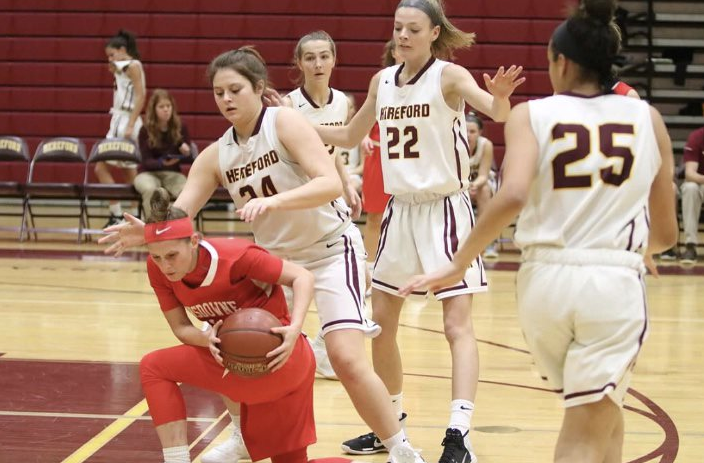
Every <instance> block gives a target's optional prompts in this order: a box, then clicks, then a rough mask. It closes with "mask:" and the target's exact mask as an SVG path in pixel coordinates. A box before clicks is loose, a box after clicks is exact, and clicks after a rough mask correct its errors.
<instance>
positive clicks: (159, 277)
mask: <svg viewBox="0 0 704 463" xmlns="http://www.w3.org/2000/svg"><path fill="white" fill-rule="evenodd" d="M147 275H149V284H151V285H152V288H153V289H154V294H156V298H157V299H158V300H159V306H160V307H161V311H162V312H168V311H169V310H172V309H175V308H177V307H182V306H183V304H181V302H180V301H179V300H178V299H177V298H176V295H175V294H174V290H173V288H172V287H171V284H170V282H169V280H167V279H166V277H165V276H164V274H163V273H161V270H159V267H157V266H156V264H155V263H154V261H152V259H151V257H149V258H148V259H147Z"/></svg>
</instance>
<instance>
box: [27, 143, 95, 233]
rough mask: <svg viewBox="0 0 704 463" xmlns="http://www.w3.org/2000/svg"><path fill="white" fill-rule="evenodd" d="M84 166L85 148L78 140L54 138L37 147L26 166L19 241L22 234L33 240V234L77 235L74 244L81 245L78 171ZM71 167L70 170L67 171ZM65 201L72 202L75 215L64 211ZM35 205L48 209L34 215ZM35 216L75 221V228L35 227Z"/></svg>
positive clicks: (82, 215)
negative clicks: (78, 243) (76, 222)
mask: <svg viewBox="0 0 704 463" xmlns="http://www.w3.org/2000/svg"><path fill="white" fill-rule="evenodd" d="M85 163H86V148H85V145H84V144H83V142H82V141H81V140H79V139H78V138H72V137H57V138H51V139H48V140H44V141H42V142H41V143H40V144H39V146H38V147H37V151H36V152H35V153H34V157H33V158H32V162H31V163H30V166H29V174H28V175H27V183H26V184H25V186H24V205H23V208H22V225H21V229H20V240H23V239H24V234H25V232H26V233H27V237H28V238H29V236H30V235H34V239H35V240H36V239H37V232H38V231H42V232H54V233H77V234H78V242H81V240H82V238H83V229H84V228H85V221H84V218H85V202H84V200H83V188H82V186H83V185H82V184H81V182H80V172H81V169H84V168H85V167H84V166H85ZM67 165H68V166H67ZM73 165H75V168H74V169H72V168H71V167H73ZM57 169H58V172H59V173H60V174H61V176H62V177H63V178H62V179H61V180H62V181H57ZM66 202H70V203H75V205H76V206H77V207H78V213H75V212H71V211H66V210H65V208H66V207H67V205H66ZM37 203H41V204H42V206H46V207H47V208H49V209H48V210H47V211H46V212H44V211H42V212H37V210H36V207H37ZM72 205H73V204H71V205H69V207H71V206H72ZM33 206H34V209H33ZM39 217H42V218H44V217H46V218H77V219H78V226H77V227H44V228H39V227H37V226H36V224H35V219H36V218H39Z"/></svg>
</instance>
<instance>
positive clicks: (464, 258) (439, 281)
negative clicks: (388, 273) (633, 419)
mask: <svg viewBox="0 0 704 463" xmlns="http://www.w3.org/2000/svg"><path fill="white" fill-rule="evenodd" d="M505 137H506V156H505V158H504V171H503V182H502V184H501V188H500V189H499V191H498V192H497V193H496V196H494V197H493V198H492V199H491V200H490V201H489V203H488V204H487V207H486V210H485V211H484V212H483V213H482V215H481V216H480V217H479V219H478V220H477V225H476V226H475V227H474V228H473V229H472V233H470V234H469V238H468V239H467V241H465V242H464V243H462V245H461V246H460V249H459V250H458V251H457V253H456V254H455V255H454V257H453V259H452V262H451V263H450V264H448V265H447V266H445V267H444V268H442V269H440V270H438V271H436V272H433V273H430V274H427V275H420V276H415V277H413V278H411V280H410V281H409V282H408V283H406V285H404V287H403V288H401V289H400V290H399V293H400V294H401V295H403V296H407V295H409V294H410V293H411V292H413V291H416V290H424V289H426V288H428V289H430V290H431V291H432V290H437V289H440V288H444V287H446V286H449V285H451V284H453V283H456V282H458V281H460V280H461V279H462V278H463V277H464V274H465V271H466V270H467V267H469V265H470V264H471V263H472V261H473V260H474V259H476V258H477V256H478V255H479V253H480V252H481V251H482V249H484V248H485V247H486V246H487V245H488V244H489V243H491V242H492V241H493V240H494V239H495V238H496V237H497V236H499V234H500V233H501V231H502V230H503V229H504V228H506V227H507V226H508V225H510V224H511V222H512V221H513V219H515V218H516V215H518V213H519V212H520V211H521V209H522V208H523V205H524V204H525V201H526V198H527V196H528V193H529V191H530V187H531V184H532V183H533V179H534V177H535V173H536V169H537V160H538V141H537V140H536V138H535V135H534V134H533V130H532V129H531V126H530V117H529V112H528V105H527V104H526V103H523V104H520V105H518V106H516V108H515V109H514V110H513V111H511V115H510V116H509V119H508V122H506V127H505Z"/></svg>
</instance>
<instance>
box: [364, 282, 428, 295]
mask: <svg viewBox="0 0 704 463" xmlns="http://www.w3.org/2000/svg"><path fill="white" fill-rule="evenodd" d="M372 283H376V284H377V285H380V286H384V287H386V288H389V289H393V290H394V291H398V290H399V288H397V287H396V286H394V285H390V284H388V283H384V282H383V281H379V280H377V279H376V278H372ZM411 294H413V295H415V296H425V295H426V294H428V291H412V292H411Z"/></svg>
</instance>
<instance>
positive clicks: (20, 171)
mask: <svg viewBox="0 0 704 463" xmlns="http://www.w3.org/2000/svg"><path fill="white" fill-rule="evenodd" d="M29 162H30V161H29V149H28V148H27V142H26V141H25V140H24V139H22V138H20V137H14V136H8V135H5V136H0V164H2V167H0V198H7V199H12V200H15V201H17V204H13V202H12V201H2V206H3V209H2V210H0V216H2V217H22V215H23V214H22V205H23V200H24V185H25V182H26V181H27V174H28V172H29ZM17 179H22V180H21V181H18V180H17ZM21 228H22V225H21V223H19V224H17V225H16V226H11V225H7V224H4V223H3V224H0V230H9V231H20V230H21Z"/></svg>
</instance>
